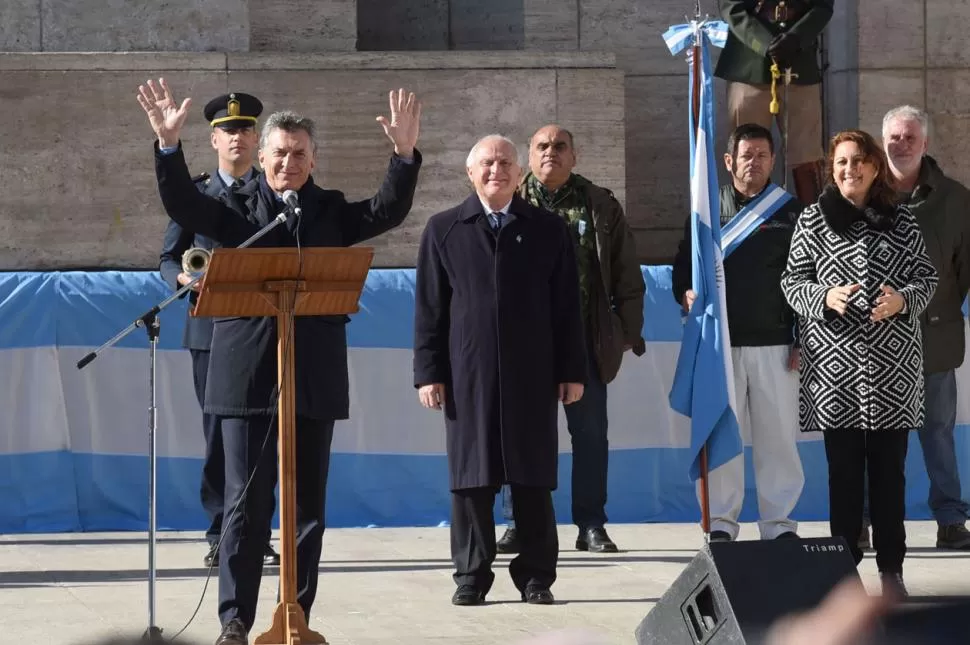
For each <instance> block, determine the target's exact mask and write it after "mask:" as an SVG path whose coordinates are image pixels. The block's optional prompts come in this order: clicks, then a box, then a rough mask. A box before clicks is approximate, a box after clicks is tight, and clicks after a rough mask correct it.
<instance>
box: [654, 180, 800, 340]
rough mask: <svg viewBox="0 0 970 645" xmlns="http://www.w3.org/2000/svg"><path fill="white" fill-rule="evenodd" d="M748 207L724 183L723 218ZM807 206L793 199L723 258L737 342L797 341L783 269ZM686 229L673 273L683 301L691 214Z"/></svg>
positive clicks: (676, 293)
mask: <svg viewBox="0 0 970 645" xmlns="http://www.w3.org/2000/svg"><path fill="white" fill-rule="evenodd" d="M743 207H744V204H739V203H738V199H737V193H736V192H735V190H734V186H732V185H730V184H727V185H725V186H722V187H721V216H722V217H721V219H722V221H724V220H725V219H726V218H728V217H734V215H736V214H737V212H738V210H740V209H741V208H743ZM802 208H803V207H802V205H801V204H800V203H799V202H798V200H797V199H791V200H789V201H788V202H787V203H786V204H785V205H784V206H782V207H781V208H780V209H779V210H778V212H777V213H775V214H774V216H772V218H771V219H769V220H768V221H767V222H765V223H764V224H762V225H761V227H760V228H759V229H758V230H756V231H754V232H753V233H751V234H750V235H749V236H748V237H747V239H746V240H745V241H744V242H742V243H741V245H740V246H739V247H737V248H736V249H735V250H734V252H733V253H731V255H730V256H728V258H727V259H726V260H724V282H725V289H726V291H727V295H726V297H725V300H726V301H727V316H728V330H729V332H730V334H731V345H732V346H734V347H744V346H747V347H759V346H769V345H790V344H792V342H793V341H794V326H795V314H794V312H793V311H792V308H791V307H790V306H789V304H788V301H787V300H785V296H784V294H782V292H781V272H782V271H783V270H784V269H785V266H786V265H787V263H788V248H789V246H790V245H791V239H792V235H793V234H794V232H795V222H797V221H798V216H799V214H800V213H801V211H802ZM684 230H685V232H684V239H683V240H682V241H681V243H680V246H679V247H678V249H677V256H676V257H675V258H674V267H673V278H672V282H673V295H674V299H675V300H676V301H677V304H678V305H680V304H682V303H683V300H684V293H685V292H686V291H687V290H688V289H690V288H691V279H692V270H691V239H690V218H689V217H688V218H687V222H686V224H685V226H684Z"/></svg>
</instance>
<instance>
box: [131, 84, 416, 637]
mask: <svg viewBox="0 0 970 645" xmlns="http://www.w3.org/2000/svg"><path fill="white" fill-rule="evenodd" d="M138 101H139V103H140V104H141V106H142V108H143V109H144V110H145V112H146V113H147V114H148V117H149V121H150V122H151V125H152V128H153V129H154V131H155V134H156V135H157V137H158V141H157V144H156V147H155V172H156V175H157V179H158V190H159V193H160V195H161V199H162V204H163V205H164V207H165V210H166V212H167V213H168V215H169V216H170V217H171V218H172V219H173V220H175V221H176V222H178V223H179V224H181V225H182V226H184V227H186V228H191V229H192V230H194V231H196V232H197V233H199V234H201V235H205V236H206V237H210V238H212V239H214V240H216V241H217V242H219V243H220V244H222V245H223V246H226V247H236V246H238V245H239V244H240V243H242V242H243V241H245V240H246V239H248V238H249V237H251V236H252V235H253V234H255V233H256V232H257V231H259V230H260V229H261V228H262V227H263V226H265V225H266V224H268V223H269V222H270V221H271V220H272V219H273V218H274V217H275V216H276V215H277V213H280V212H283V211H284V209H285V206H284V204H283V202H282V194H283V193H284V192H285V191H287V190H293V191H296V192H297V194H298V196H299V203H300V207H301V209H302V215H301V216H299V217H296V216H290V217H288V218H287V220H286V222H285V223H284V224H282V225H279V226H277V227H276V228H274V229H273V230H272V231H270V232H269V233H267V234H266V235H265V236H263V237H261V238H260V239H259V240H258V241H257V242H256V243H255V244H254V246H260V247H292V246H297V243H298V242H299V245H300V246H303V247H321V246H350V245H352V244H356V243H358V242H362V241H364V240H367V239H370V238H372V237H375V236H377V235H380V234H381V233H384V232H386V231H388V230H390V229H392V228H394V227H395V226H397V225H398V224H400V223H401V222H402V221H403V220H404V218H405V216H406V215H407V213H408V211H409V210H410V209H411V204H412V201H413V197H414V190H415V186H416V184H417V177H418V169H419V168H420V165H421V155H420V154H419V153H418V151H417V150H416V149H415V148H414V146H415V143H416V142H417V137H418V123H419V119H420V104H419V103H418V102H417V101H416V100H415V97H414V95H413V94H410V95H407V96H405V92H404V90H401V91H400V93H398V92H396V91H394V92H391V95H390V102H391V120H390V121H388V120H387V119H386V118H384V117H378V121H379V122H380V123H381V125H382V126H383V127H384V131H385V133H386V134H387V136H388V137H389V138H390V139H391V141H392V142H393V143H394V155H393V157H392V158H391V160H390V164H389V167H388V171H387V174H386V175H385V177H384V182H383V184H382V185H381V187H380V189H379V190H378V192H377V194H376V195H374V196H373V197H372V198H370V199H368V200H364V201H360V202H347V201H346V199H345V198H344V196H343V193H341V192H340V191H336V190H325V189H323V188H320V187H319V186H317V185H316V184H315V183H314V181H313V178H312V177H311V175H310V173H311V171H312V170H313V168H314V165H315V159H316V143H315V140H314V133H315V132H314V131H315V126H314V124H313V122H312V121H311V120H310V119H308V118H306V117H302V116H300V115H298V114H294V113H292V112H277V113H275V114H273V115H271V116H270V117H269V118H268V119H267V121H266V124H265V125H264V127H263V130H262V135H261V139H260V148H259V163H260V165H261V166H262V168H263V173H262V174H261V175H260V176H259V177H258V179H257V180H256V181H252V182H250V183H249V184H247V185H246V186H244V187H243V188H241V189H240V190H239V191H237V192H235V193H232V194H230V195H229V196H228V199H227V200H226V201H225V202H223V201H220V200H217V199H213V198H211V197H208V196H206V195H203V194H202V193H200V192H199V191H198V190H196V188H195V186H194V185H193V183H192V179H191V177H190V176H189V171H188V168H187V167H186V164H185V158H184V157H183V153H182V145H181V141H180V139H179V132H180V130H181V127H182V124H183V123H184V121H185V117H186V114H187V111H186V110H187V108H188V105H189V103H190V100H189V99H185V101H184V102H183V103H182V104H181V105H179V103H178V102H176V100H175V99H174V98H173V97H172V93H171V91H170V89H169V87H168V85H167V84H166V83H165V82H164V80H162V79H160V80H159V83H158V84H156V83H154V82H152V81H149V82H148V85H147V87H146V86H139V95H138ZM348 321H349V318H347V317H346V316H299V317H297V318H296V320H295V329H294V333H295V343H296V347H297V348H298V351H297V352H296V360H295V363H296V369H295V374H294V378H295V381H296V392H295V395H296V515H297V522H296V559H297V562H296V579H297V601H298V602H299V604H300V606H301V608H302V609H303V612H304V614H305V615H306V616H307V618H309V614H310V609H311V607H312V605H313V600H314V597H315V595H316V588H317V574H318V566H319V562H320V552H321V549H322V543H323V530H324V519H325V509H324V503H325V500H326V485H327V474H328V470H329V464H330V443H331V440H332V438H333V427H334V422H335V421H336V420H338V419H346V418H347V417H348V415H349V407H350V405H349V398H350V397H349V388H348V382H349V378H348V372H347V334H346V323H347V322H348ZM276 338H277V336H276V320H275V318H272V317H247V318H216V319H215V320H214V327H213V332H212V346H211V356H210V359H209V374H208V383H207V387H206V395H205V411H206V412H208V413H210V414H216V415H219V416H220V419H221V423H222V439H223V446H224V450H225V457H226V502H225V503H226V509H227V512H226V517H225V519H224V520H223V525H224V527H225V528H224V529H223V532H224V537H223V542H222V546H221V547H220V553H219V610H218V611H219V619H220V622H221V624H222V633H221V634H220V636H219V638H218V639H217V640H216V645H247V643H248V633H249V630H251V629H252V626H253V623H254V622H255V615H256V605H257V599H258V595H259V583H260V578H261V574H262V562H261V560H262V546H263V538H264V535H265V531H266V528H267V526H269V525H270V523H271V521H272V514H273V492H274V488H275V485H276V479H277V475H276V473H277V468H276V464H277V456H276V453H277V450H276V448H277V440H276V428H277V422H276V418H275V412H276V409H277V392H276V389H277V387H276V386H277V361H276V350H277V342H276ZM257 466H259V467H258V468H257Z"/></svg>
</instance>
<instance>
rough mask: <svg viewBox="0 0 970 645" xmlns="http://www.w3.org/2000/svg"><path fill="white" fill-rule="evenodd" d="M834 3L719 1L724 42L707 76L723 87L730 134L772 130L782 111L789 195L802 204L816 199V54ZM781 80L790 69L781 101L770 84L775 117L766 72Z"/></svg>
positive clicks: (780, 88) (780, 85) (779, 89)
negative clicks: (749, 128) (751, 128)
mask: <svg viewBox="0 0 970 645" xmlns="http://www.w3.org/2000/svg"><path fill="white" fill-rule="evenodd" d="M833 5H834V0H721V2H720V7H721V17H722V18H723V19H724V20H725V21H726V22H727V24H728V28H729V29H728V37H727V42H726V43H725V45H724V50H723V51H722V52H721V55H720V57H719V58H718V61H717V67H715V69H714V75H715V76H717V77H719V78H723V79H725V80H726V81H727V82H728V83H727V106H728V118H729V121H730V127H731V128H736V127H738V126H739V125H741V124H744V123H757V124H758V125H760V126H762V127H765V128H768V129H769V130H770V129H771V122H772V117H773V116H777V119H778V128H779V131H783V128H784V116H785V111H786V110H787V112H788V130H789V131H788V151H787V158H786V159H785V164H786V168H785V172H786V174H787V172H788V171H789V170H790V171H791V176H792V180H793V182H794V188H795V194H796V196H797V197H798V199H799V201H801V202H802V203H804V204H811V203H813V202H815V200H816V199H817V198H818V195H819V194H820V193H821V192H822V176H823V172H822V165H823V156H824V153H823V150H822V102H821V94H820V86H821V83H822V73H821V70H820V69H819V65H818V60H817V57H816V51H817V49H818V37H819V35H820V34H821V33H822V30H823V29H825V26H826V25H827V24H828V22H829V20H830V19H831V18H832V10H833ZM773 63H777V64H778V69H779V72H780V73H781V74H784V73H785V71H786V69H790V70H791V74H792V79H791V84H790V85H789V87H788V99H787V102H786V99H785V91H784V78H780V79H777V81H776V95H777V99H778V101H779V111H778V114H777V115H772V113H771V111H770V106H771V100H772V93H771V81H772V75H771V66H772V64H773Z"/></svg>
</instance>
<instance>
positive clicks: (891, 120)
mask: <svg viewBox="0 0 970 645" xmlns="http://www.w3.org/2000/svg"><path fill="white" fill-rule="evenodd" d="M928 129H929V117H928V116H927V114H926V112H924V111H923V110H920V109H919V108H915V107H913V106H910V105H903V106H900V107H897V108H893V109H892V110H890V111H889V112H887V113H886V115H885V117H884V118H883V122H882V138H883V146H884V148H885V150H886V157H887V158H888V160H889V170H890V172H891V173H892V176H893V180H894V182H895V184H896V189H897V190H898V191H899V193H900V196H901V198H902V200H903V202H904V203H906V204H907V205H908V206H909V208H910V210H911V211H912V212H913V215H914V216H915V217H916V221H917V222H918V223H919V226H920V229H921V231H922V232H923V238H924V239H925V240H926V251H927V253H929V255H930V259H931V260H932V261H933V265H934V266H935V267H936V271H937V273H938V274H939V276H940V278H939V284H938V285H937V287H936V291H935V292H934V294H933V299H932V300H930V304H929V305H928V306H927V307H926V310H925V311H924V312H923V313H922V315H920V323H921V327H922V332H923V372H924V374H923V378H924V382H925V388H926V394H925V396H926V402H925V405H926V421H925V423H924V425H923V427H922V428H920V430H919V433H918V434H919V440H920V445H921V446H922V448H923V460H924V461H925V463H926V474H927V475H928V476H929V480H930V493H929V506H930V509H931V510H932V511H933V516H934V518H935V519H936V522H937V525H938V528H937V534H936V546H937V548H941V549H970V531H967V528H966V521H967V517H968V505H967V502H966V501H965V500H964V499H963V496H962V489H961V487H960V471H959V468H958V466H957V456H956V448H955V445H954V439H953V426H954V424H955V423H956V414H957V383H956V369H957V368H958V367H960V365H962V364H963V355H964V346H965V339H964V327H965V326H966V321H965V320H964V318H963V311H962V306H963V301H964V300H965V299H966V297H967V290H968V289H970V191H968V190H967V188H966V187H965V186H963V184H961V183H960V182H958V181H956V180H954V179H951V178H950V177H947V176H946V175H944V174H943V171H942V170H940V167H939V166H938V165H937V163H936V160H934V159H933V158H932V157H930V156H929V155H927V154H926V150H927V137H928V134H929V133H928Z"/></svg>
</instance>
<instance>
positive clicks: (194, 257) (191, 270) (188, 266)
mask: <svg viewBox="0 0 970 645" xmlns="http://www.w3.org/2000/svg"><path fill="white" fill-rule="evenodd" d="M211 258H212V251H210V250H208V249H203V248H199V247H197V246H194V247H192V248H190V249H189V250H187V251H186V252H185V253H183V254H182V272H183V273H185V274H187V275H190V276H192V277H193V278H197V277H199V276H201V275H202V274H204V273H205V270H206V269H207V268H209V260H210V259H211Z"/></svg>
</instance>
